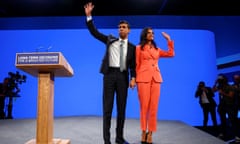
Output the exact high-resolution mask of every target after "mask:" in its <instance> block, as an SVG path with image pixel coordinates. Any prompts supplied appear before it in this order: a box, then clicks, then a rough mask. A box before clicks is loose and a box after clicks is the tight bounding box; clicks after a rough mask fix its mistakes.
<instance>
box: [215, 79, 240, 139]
mask: <svg viewBox="0 0 240 144" xmlns="http://www.w3.org/2000/svg"><path fill="white" fill-rule="evenodd" d="M213 90H214V92H218V93H219V105H218V113H219V116H220V120H221V133H220V135H219V137H220V138H223V139H226V138H227V136H230V135H231V134H230V135H229V134H228V133H227V132H228V129H227V128H228V127H229V126H230V128H231V130H230V131H232V132H233V135H234V136H235V141H236V142H240V138H239V136H238V133H237V131H238V125H237V116H236V108H237V107H236V102H235V89H234V87H233V86H231V85H230V84H229V83H228V78H227V77H226V76H225V75H223V74H220V75H219V76H218V78H217V80H216V81H215V85H214V86H213ZM226 115H228V119H229V121H230V125H227V117H226ZM230 131H229V132H230Z"/></svg>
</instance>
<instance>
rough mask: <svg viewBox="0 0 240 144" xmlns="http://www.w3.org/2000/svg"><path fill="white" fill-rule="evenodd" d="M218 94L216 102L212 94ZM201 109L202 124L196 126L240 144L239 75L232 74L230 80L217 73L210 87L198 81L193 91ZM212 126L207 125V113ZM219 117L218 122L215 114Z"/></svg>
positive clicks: (225, 139) (234, 143) (233, 143)
mask: <svg viewBox="0 0 240 144" xmlns="http://www.w3.org/2000/svg"><path fill="white" fill-rule="evenodd" d="M215 95H218V96H219V102H218V104H217V103H216V102H215V100H214V96H215ZM195 97H196V98H198V99H199V104H200V106H201V108H202V111H203V125H202V126H201V127H197V128H199V129H201V130H203V131H206V132H208V133H210V134H212V135H214V136H216V137H218V138H220V139H222V140H224V141H228V142H229V143H231V144H240V119H239V117H238V113H239V110H240V75H239V74H234V75H233V76H232V82H230V80H229V78H228V77H227V76H226V75H224V74H219V75H218V78H217V79H216V81H215V83H214V85H213V86H212V87H210V86H206V85H205V82H204V81H200V82H199V83H198V86H197V90H196V92H195ZM209 114H210V116H211V119H212V123H213V125H212V126H208V115H209ZM217 114H218V115H219V117H220V122H219V124H218V122H217V119H216V116H217Z"/></svg>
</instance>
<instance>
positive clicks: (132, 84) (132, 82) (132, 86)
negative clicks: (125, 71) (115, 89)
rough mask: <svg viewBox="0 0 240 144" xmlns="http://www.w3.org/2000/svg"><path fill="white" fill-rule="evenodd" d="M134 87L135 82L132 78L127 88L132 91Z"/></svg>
mask: <svg viewBox="0 0 240 144" xmlns="http://www.w3.org/2000/svg"><path fill="white" fill-rule="evenodd" d="M135 86H136V80H135V78H132V79H131V81H130V84H129V87H130V88H131V89H134V87H135Z"/></svg>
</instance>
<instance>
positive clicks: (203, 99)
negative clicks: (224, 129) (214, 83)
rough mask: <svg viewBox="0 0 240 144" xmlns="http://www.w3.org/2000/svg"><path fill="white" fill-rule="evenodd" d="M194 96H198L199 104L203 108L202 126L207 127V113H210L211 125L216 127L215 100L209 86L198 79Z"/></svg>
mask: <svg viewBox="0 0 240 144" xmlns="http://www.w3.org/2000/svg"><path fill="white" fill-rule="evenodd" d="M195 97H196V98H199V104H200V106H201V108H202V110H203V127H204V128H206V127H207V123H208V115H209V113H210V115H211V118H212V122H213V126H214V127H215V128H216V127H217V119H216V106H217V104H216V102H215V100H214V98H213V97H214V92H213V91H212V88H211V87H208V86H206V85H205V82H204V81H200V82H199V84H198V86H197V90H196V92H195Z"/></svg>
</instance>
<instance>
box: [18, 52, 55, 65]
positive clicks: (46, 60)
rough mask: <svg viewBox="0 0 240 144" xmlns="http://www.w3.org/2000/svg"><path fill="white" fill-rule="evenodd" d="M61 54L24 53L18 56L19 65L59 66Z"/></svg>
mask: <svg viewBox="0 0 240 144" xmlns="http://www.w3.org/2000/svg"><path fill="white" fill-rule="evenodd" d="M59 57H60V54H59V53H22V54H18V55H17V64H58V63H59Z"/></svg>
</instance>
